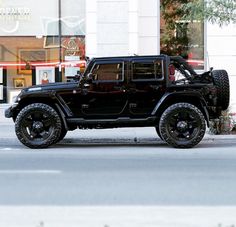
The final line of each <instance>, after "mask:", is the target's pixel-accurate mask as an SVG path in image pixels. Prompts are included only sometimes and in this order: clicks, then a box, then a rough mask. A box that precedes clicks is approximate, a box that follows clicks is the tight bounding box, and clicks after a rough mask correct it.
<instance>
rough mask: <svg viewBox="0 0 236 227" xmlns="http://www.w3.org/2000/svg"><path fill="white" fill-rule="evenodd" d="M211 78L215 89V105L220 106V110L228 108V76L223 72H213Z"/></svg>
mask: <svg viewBox="0 0 236 227" xmlns="http://www.w3.org/2000/svg"><path fill="white" fill-rule="evenodd" d="M212 77H213V81H214V84H215V85H216V88H217V105H218V106H221V108H222V110H226V109H227V108H228V107H229V98H230V97H229V96H230V95H229V94H230V90H229V76H228V73H227V72H226V71H225V70H213V71H212Z"/></svg>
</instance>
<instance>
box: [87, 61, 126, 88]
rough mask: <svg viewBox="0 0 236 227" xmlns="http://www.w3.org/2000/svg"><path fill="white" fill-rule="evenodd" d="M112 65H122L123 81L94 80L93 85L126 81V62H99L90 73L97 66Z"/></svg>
mask: <svg viewBox="0 0 236 227" xmlns="http://www.w3.org/2000/svg"><path fill="white" fill-rule="evenodd" d="M112 64H122V75H121V79H119V80H92V83H96V84H97V83H118V82H123V81H124V74H125V62H124V61H112V62H104V61H97V62H95V63H94V64H93V67H92V68H91V70H90V73H92V72H93V70H94V68H95V67H96V66H97V65H112ZM92 74H93V73H92Z"/></svg>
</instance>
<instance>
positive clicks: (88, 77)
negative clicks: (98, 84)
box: [87, 73, 94, 83]
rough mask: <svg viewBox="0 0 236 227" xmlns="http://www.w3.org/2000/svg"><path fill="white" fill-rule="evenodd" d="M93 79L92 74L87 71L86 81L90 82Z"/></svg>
mask: <svg viewBox="0 0 236 227" xmlns="http://www.w3.org/2000/svg"><path fill="white" fill-rule="evenodd" d="M93 80H94V74H92V73H89V74H88V75H87V81H88V83H92V81H93Z"/></svg>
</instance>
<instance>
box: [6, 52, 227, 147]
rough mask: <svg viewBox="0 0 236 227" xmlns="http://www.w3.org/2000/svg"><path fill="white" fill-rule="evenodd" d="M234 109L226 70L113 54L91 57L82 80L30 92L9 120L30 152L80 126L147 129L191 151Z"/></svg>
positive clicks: (8, 113) (178, 59) (8, 112)
mask: <svg viewBox="0 0 236 227" xmlns="http://www.w3.org/2000/svg"><path fill="white" fill-rule="evenodd" d="M228 105H229V78H228V74H227V72H226V71H225V70H212V69H211V70H210V71H208V72H204V73H202V74H197V73H196V72H195V71H194V70H193V69H192V68H191V67H190V66H189V65H188V64H187V63H186V61H185V60H184V59H183V58H181V57H170V56H166V55H158V56H130V57H109V58H94V59H92V60H91V61H90V62H89V63H88V65H87V68H86V70H85V72H84V74H83V75H81V76H80V78H79V79H78V81H74V82H73V81H72V82H67V83H51V84H47V85H37V86H32V87H28V88H25V89H23V90H22V91H21V93H20V94H19V95H18V97H17V99H16V103H14V104H13V105H12V106H11V107H10V108H9V109H7V110H6V111H5V116H6V117H7V118H11V117H12V118H13V120H14V122H15V131H16V135H17V137H18V139H19V140H20V141H21V142H22V143H23V144H24V145H26V146H28V147H30V148H45V147H48V146H50V145H52V144H55V143H57V142H59V141H60V140H62V139H63V138H64V137H65V135H66V133H67V131H68V130H74V129H77V128H80V129H94V128H96V129H101V128H116V127H146V126H153V127H155V128H156V132H157V134H158V136H159V137H160V138H161V139H162V140H164V141H166V142H167V143H168V144H169V145H171V146H173V147H176V148H190V147H193V146H195V145H196V144H198V143H199V142H200V141H201V140H202V138H203V136H204V134H205V131H206V125H207V126H209V121H210V120H212V119H216V118H219V116H220V114H221V111H222V110H226V109H227V108H228Z"/></svg>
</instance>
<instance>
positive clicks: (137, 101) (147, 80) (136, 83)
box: [127, 57, 164, 117]
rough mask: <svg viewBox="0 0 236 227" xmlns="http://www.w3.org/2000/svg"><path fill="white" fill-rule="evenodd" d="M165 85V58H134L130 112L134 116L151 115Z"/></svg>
mask: <svg viewBox="0 0 236 227" xmlns="http://www.w3.org/2000/svg"><path fill="white" fill-rule="evenodd" d="M163 85H164V60H163V58H161V57H160V58H158V57H157V58H145V59H134V60H132V61H131V62H130V83H129V88H128V90H127V91H128V94H129V112H130V114H131V116H133V117H146V116H150V114H151V112H152V111H153V109H154V107H155V106H156V104H157V102H158V100H159V99H160V97H161V93H162V89H161V87H162V86H163Z"/></svg>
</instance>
